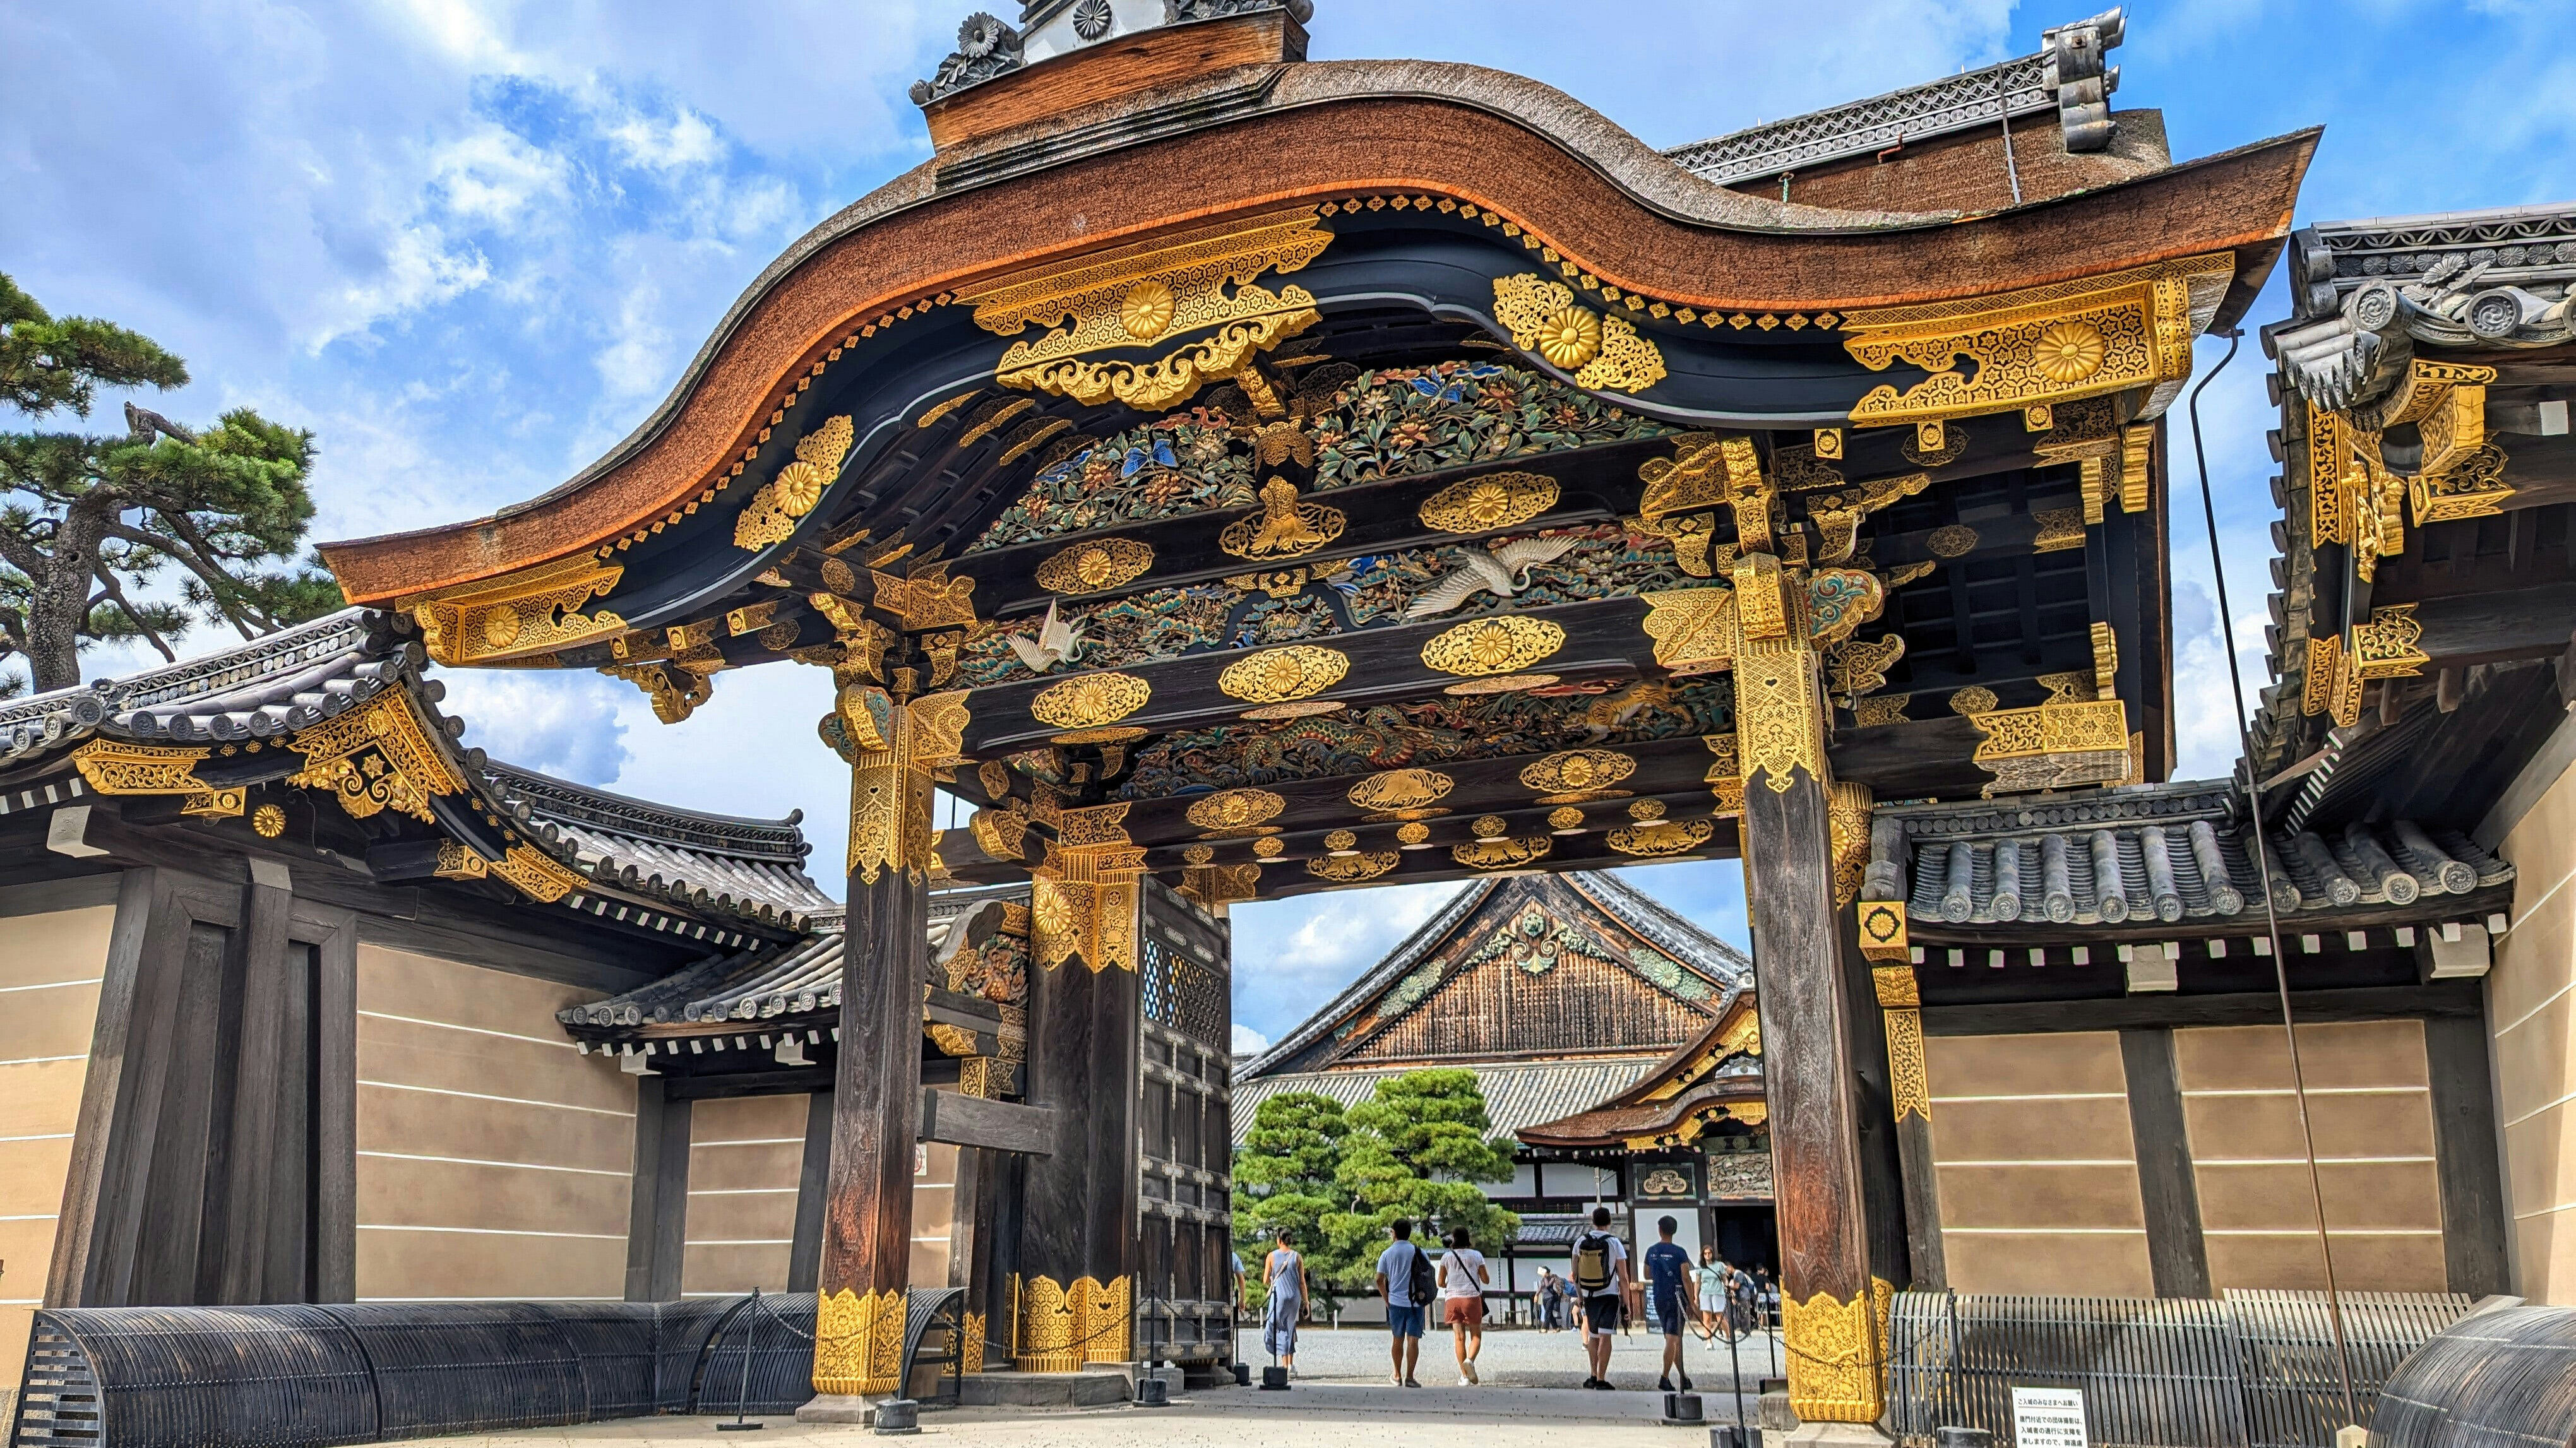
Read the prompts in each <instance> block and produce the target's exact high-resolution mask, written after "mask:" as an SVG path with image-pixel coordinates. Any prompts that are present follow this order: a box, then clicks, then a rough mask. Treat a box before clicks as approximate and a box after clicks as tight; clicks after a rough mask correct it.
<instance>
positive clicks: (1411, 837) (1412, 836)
mask: <svg viewBox="0 0 2576 1448" xmlns="http://www.w3.org/2000/svg"><path fill="white" fill-rule="evenodd" d="M1395 842H1396V843H1397V844H1399V845H1402V846H1403V847H1404V848H1406V849H1408V850H1418V849H1421V848H1422V847H1424V846H1425V845H1428V844H1429V843H1430V842H1431V826H1429V825H1426V824H1421V823H1418V822H1417V823H1413V824H1402V825H1397V826H1396V827H1395Z"/></svg>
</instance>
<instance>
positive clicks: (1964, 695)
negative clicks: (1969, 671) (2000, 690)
mask: <svg viewBox="0 0 2576 1448" xmlns="http://www.w3.org/2000/svg"><path fill="white" fill-rule="evenodd" d="M1993 707H1995V691H1994V690H1992V689H1989V688H1987V687H1986V686H1984V685H1983V684H1970V685H1969V686H1968V687H1966V688H1964V689H1961V690H1959V691H1958V692H1957V693H1955V694H1952V695H1951V696H1950V712H1951V713H1953V714H1983V713H1985V712H1986V711H1987V710H1989V709H1992V708H1993Z"/></svg>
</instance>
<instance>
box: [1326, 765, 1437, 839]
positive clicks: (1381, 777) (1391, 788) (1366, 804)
mask: <svg viewBox="0 0 2576 1448" xmlns="http://www.w3.org/2000/svg"><path fill="white" fill-rule="evenodd" d="M1456 783H1457V782H1456V781H1455V780H1452V779H1451V778H1450V777H1449V776H1447V775H1445V774H1442V773H1441V772H1440V771H1438V770H1436V769H1390V770H1388V771H1387V772H1386V773H1384V774H1372V775H1370V776H1369V777H1368V778H1366V779H1363V780H1361V781H1360V782H1359V783H1357V784H1354V785H1352V786H1351V789H1350V801H1351V803H1353V804H1355V805H1358V806H1359V807H1360V808H1361V809H1365V810H1395V809H1419V808H1421V807H1422V806H1424V805H1427V804H1430V803H1432V802H1433V801H1435V800H1438V799H1441V798H1443V797H1445V796H1447V794H1448V793H1449V791H1450V790H1451V789H1453V788H1455V787H1456ZM1396 837H1397V838H1398V839H1402V838H1403V832H1402V831H1401V830H1399V831H1397V833H1396Z"/></svg>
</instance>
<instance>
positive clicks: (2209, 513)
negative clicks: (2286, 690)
mask: <svg viewBox="0 0 2576 1448" xmlns="http://www.w3.org/2000/svg"><path fill="white" fill-rule="evenodd" d="M2225 335H2226V337H2227V355H2226V356H2225V357H2222V358H2220V359H2219V361H2218V365H2217V366H2216V367H2213V368H2211V369H2210V370H2209V375H2208V376H2207V377H2204V378H2202V379H2201V380H2200V385H2199V386H2197V387H2194V388H2193V389H2192V390H2191V451H2192V458H2193V460H2194V461H2195V462H2197V463H2198V464H2199V465H2200V514H2201V518H2202V520H2203V521H2204V522H2206V523H2207V524H2208V525H2209V571H2210V573H2211V575H2212V576H2213V577H2215V578H2216V579H2217V580H2218V627H2219V637H2220V639H2221V640H2222V641H2223V642H2224V643H2225V644H2226V647H2227V683H2228V687H2229V688H2230V689H2232V690H2234V691H2235V697H2236V738H2237V743H2238V747H2239V748H2240V749H2242V750H2243V753H2244V757H2243V759H2242V761H2241V762H2240V763H2239V764H2238V765H2237V775H2238V777H2237V784H2238V785H2239V786H2240V787H2241V788H2243V789H2244V791H2245V806H2246V811H2247V816H2248V822H2249V824H2250V827H2251V828H2250V831H2249V832H2250V833H2251V834H2252V836H2253V838H2254V869H2255V873H2256V875H2257V876H2258V877H2259V878H2260V881H2261V884H2262V887H2263V918H2264V921H2265V923H2266V924H2267V925H2268V926H2269V927H2270V929H2271V932H2272V980H2273V983H2274V984H2275V985H2276V986H2277V987H2278V988H2279V990H2280V993H2281V1031H2282V1034H2283V1035H2285V1036H2287V1037H2288V1038H2289V1042H2290V1088H2291V1093H2292V1095H2293V1096H2294V1097H2295V1098H2296V1099H2297V1101H2298V1106H2299V1140H2300V1143H2301V1145H2302V1146H2303V1147H2305V1149H2306V1152H2307V1159H2308V1196H2309V1198H2310V1200H2311V1201H2312V1202H2313V1203H2314V1204H2315V1206H2316V1212H2317V1252H2318V1254H2319V1255H2320V1256H2321V1257H2322V1258H2323V1260H2324V1263H2325V1274H2326V1320H2327V1325H2328V1327H2329V1328H2330V1330H2331V1331H2332V1332H2333V1334H2334V1348H2335V1376H2336V1379H2337V1381H2338V1382H2340V1384H2341V1385H2342V1388H2343V1420H2344V1421H2345V1422H2347V1423H2358V1422H2360V1421H2361V1418H2360V1416H2359V1413H2358V1412H2357V1410H2356V1409H2355V1407H2354V1403H2353V1396H2352V1350H2351V1348H2350V1346H2349V1345H2348V1344H2347V1343H2346V1342H2345V1341H2344V1335H2343V1296H2342V1294H2341V1293H2340V1292H2339V1291H2338V1290H2337V1289H2336V1287H2335V1270H2334V1242H2333V1240H2332V1238H2330V1237H2329V1236H2328V1235H2327V1233H2326V1193H2325V1185H2324V1183H2323V1182H2322V1181H2321V1180H2320V1179H2319V1177H2318V1173H2317V1137H2316V1132H2315V1131H2314V1130H2313V1129H2312V1128H2311V1127H2310V1126H2309V1124H2308V1079H2307V1073H2306V1072H2305V1071H2304V1070H2303V1069H2302V1068H2301V1066H2300V1063H2299V1029H2298V1024H2297V1022H2296V1020H2295V1019H2294V1018H2293V1017H2292V1015H2291V1013H2290V967H2289V957H2288V956H2286V955H2284V954H2283V953H2282V951H2281V914H2280V908H2279V907H2278V906H2276V905H2274V904H2273V903H2272V860H2271V851H2270V850H2269V848H2267V847H2266V845H2265V843H2264V840H2263V798H2262V795H2261V794H2260V792H2258V791H2257V790H2256V789H2255V786H2254V729H2253V725H2252V723H2251V722H2250V721H2249V720H2248V718H2247V716H2246V713H2245V681H2244V680H2243V679H2242V678H2240V677H2239V676H2238V675H2237V672H2236V620H2235V615H2234V614H2233V613H2231V612H2230V611H2229V609H2228V606H2227V564H2226V563H2225V561H2224V560H2223V559H2221V558H2220V556H2219V552H2218V504H2217V502H2216V501H2215V499H2214V498H2213V496H2212V495H2211V492H2210V488H2209V449H2208V448H2207V447H2206V446H2205V445H2204V444H2203V443H2202V442H2201V436H2200V394H2201V393H2203V392H2205V391H2207V390H2208V389H2209V384H2211V383H2212V382H2215V381H2217V380H2218V374H2219V373H2221V372H2224V371H2226V370H2227V364H2228V363H2230V362H2233V361H2235V360H2236V349H2237V348H2238V347H2239V346H2240V345H2242V344H2243V342H2244V340H2245V334H2244V333H2243V332H2242V331H2240V330H2238V329H2235V328H2230V329H2228V331H2227V332H2226V334H2225Z"/></svg>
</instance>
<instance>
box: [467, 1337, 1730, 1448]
mask: <svg viewBox="0 0 2576 1448" xmlns="http://www.w3.org/2000/svg"><path fill="white" fill-rule="evenodd" d="M1745 1346H1746V1347H1747V1348H1749V1349H1751V1352H1752V1354H1753V1356H1752V1357H1751V1358H1750V1359H1749V1360H1748V1361H1747V1362H1746V1363H1745V1368H1744V1391H1745V1400H1744V1412H1745V1418H1746V1421H1748V1422H1749V1421H1751V1420H1752V1417H1753V1393H1754V1390H1755V1389H1756V1388H1757V1387H1758V1386H1759V1382H1758V1380H1759V1379H1760V1377H1761V1376H1762V1375H1763V1373H1764V1372H1766V1371H1767V1370H1768V1366H1769V1365H1768V1361H1767V1359H1764V1358H1762V1356H1761V1354H1762V1352H1763V1342H1762V1340H1761V1339H1759V1338H1756V1339H1753V1340H1752V1341H1751V1342H1749V1343H1747V1344H1746V1345H1745ZM1423 1348H1424V1354H1423V1362H1422V1371H1421V1379H1422V1382H1423V1384H1424V1386H1423V1387H1421V1388H1420V1389H1408V1388H1399V1387H1396V1386H1394V1385H1392V1384H1390V1383H1387V1382H1385V1381H1384V1378H1383V1374H1384V1373H1385V1371H1386V1368H1385V1364H1386V1334H1385V1332H1384V1331H1383V1330H1382V1329H1381V1330H1370V1329H1365V1328H1356V1327H1355V1328H1350V1329H1347V1330H1342V1331H1335V1330H1332V1329H1329V1328H1326V1329H1309V1330H1308V1331H1307V1332H1306V1333H1305V1334H1304V1335H1303V1338H1302V1340H1301V1341H1300V1342H1299V1344H1298V1353H1297V1362H1298V1366H1299V1367H1300V1368H1301V1369H1304V1370H1305V1371H1306V1374H1307V1375H1306V1376H1305V1377H1304V1378H1302V1379H1301V1380H1300V1381H1299V1382H1298V1384H1297V1385H1296V1386H1295V1387H1294V1388H1291V1389H1290V1390H1289V1391H1287V1392H1284V1393H1265V1392H1262V1391H1260V1390H1259V1389H1257V1388H1234V1387H1226V1388H1210V1389H1202V1390H1199V1391H1196V1392H1190V1393H1184V1394H1181V1395H1180V1396H1179V1397H1178V1399H1177V1400H1176V1401H1175V1402H1174V1404H1173V1405H1172V1406H1171V1407H1169V1408H1163V1409H1150V1408H1127V1407H1119V1408H1101V1409H1095V1410H1090V1411H1084V1412H1052V1413H1028V1412H1015V1411H1010V1410H1005V1409H998V1408H964V1409H955V1410H951V1411H945V1412H925V1413H923V1414H922V1415H921V1436H922V1438H923V1439H924V1440H932V1439H938V1438H943V1437H944V1438H952V1439H956V1440H958V1441H959V1442H961V1443H964V1442H967V1441H969V1440H971V1442H972V1444H973V1448H1059V1445H1062V1448H1384V1445H1385V1444H1386V1443H1387V1442H1388V1441H1389V1439H1390V1437H1391V1436H1392V1437H1395V1438H1397V1439H1400V1441H1401V1442H1403V1444H1404V1445H1405V1448H1493V1444H1494V1442H1495V1436H1494V1435H1495V1432H1496V1430H1497V1429H1501V1430H1506V1431H1510V1430H1519V1432H1520V1433H1522V1434H1526V1433H1527V1432H1528V1431H1529V1430H1533V1429H1535V1430H1538V1431H1540V1432H1546V1431H1547V1430H1549V1429H1550V1428H1558V1427H1561V1428H1562V1430H1563V1431H1564V1433H1565V1434H1567V1435H1568V1436H1567V1437H1566V1438H1565V1439H1564V1442H1565V1443H1566V1445H1567V1448H1676V1445H1678V1444H1679V1443H1680V1440H1679V1439H1677V1438H1675V1437H1674V1436H1673V1435H1674V1433H1675V1432H1676V1431H1677V1430H1675V1429H1672V1428H1667V1427H1665V1426H1663V1425H1662V1424H1661V1423H1659V1422H1657V1421H1656V1419H1657V1416H1658V1414H1659V1413H1660V1412H1661V1410H1662V1399H1661V1398H1659V1397H1658V1396H1657V1395H1656V1394H1655V1392H1654V1391H1653V1388H1654V1372H1655V1368H1656V1366H1657V1364H1658V1363H1659V1362H1660V1361H1661V1358H1660V1350H1661V1344H1660V1343H1659V1342H1658V1341H1656V1340H1655V1339H1653V1338H1650V1337H1648V1336H1647V1335H1646V1334H1644V1333H1642V1332H1641V1333H1637V1334H1635V1335H1634V1336H1630V1337H1626V1338H1622V1339H1619V1340H1618V1343H1617V1346H1616V1347H1614V1348H1613V1349H1612V1358H1611V1378H1612V1381H1614V1382H1617V1383H1619V1384H1621V1386H1622V1387H1623V1389H1628V1390H1627V1391H1620V1392H1615V1393H1601V1392H1590V1391H1585V1390H1583V1389H1581V1388H1579V1387H1577V1386H1576V1384H1579V1383H1580V1382H1581V1381H1582V1380H1583V1372H1584V1367H1583V1358H1582V1351H1583V1348H1582V1341H1581V1339H1580V1338H1578V1337H1577V1336H1576V1335H1575V1334H1573V1333H1570V1332H1568V1333H1535V1332H1527V1331H1511V1332H1496V1333H1493V1334H1490V1335H1488V1336H1487V1338H1486V1339H1485V1351H1484V1353H1483V1355H1482V1356H1481V1357H1480V1358H1479V1359H1478V1369H1479V1372H1480V1374H1481V1376H1482V1377H1483V1378H1484V1380H1485V1384H1484V1386H1481V1387H1472V1388H1462V1387H1459V1386H1457V1381H1458V1374H1457V1369H1456V1367H1455V1360H1454V1358H1453V1357H1452V1355H1451V1352H1450V1348H1449V1342H1448V1339H1447V1338H1445V1337H1443V1338H1439V1339H1425V1340H1424V1343H1423ZM1245 1350H1246V1351H1247V1352H1249V1353H1251V1354H1254V1355H1255V1356H1254V1357H1253V1359H1252V1360H1253V1361H1255V1362H1256V1363H1257V1362H1258V1361H1260V1359H1259V1357H1258V1356H1257V1355H1258V1353H1259V1351H1260V1340H1259V1335H1258V1334H1250V1335H1247V1338H1246V1340H1245ZM1688 1351H1689V1356H1688V1358H1686V1359H1685V1362H1686V1365H1688V1366H1689V1367H1690V1368H1691V1369H1692V1372H1691V1376H1692V1377H1693V1378H1695V1379H1697V1380H1698V1386H1699V1388H1700V1391H1701V1394H1702V1397H1703V1399H1704V1409H1705V1412H1706V1415H1707V1417H1708V1418H1709V1420H1710V1421H1721V1420H1727V1419H1731V1418H1732V1416H1733V1413H1732V1410H1731V1408H1730V1406H1729V1405H1728V1403H1727V1399H1726V1395H1725V1393H1724V1391H1723V1387H1724V1379H1725V1375H1726V1373H1725V1368H1724V1366H1723V1363H1724V1361H1725V1345H1724V1344H1722V1343H1721V1344H1718V1345H1717V1358H1716V1361H1715V1362H1714V1363H1708V1362H1707V1355H1708V1353H1709V1345H1708V1344H1705V1343H1702V1342H1700V1341H1699V1340H1698V1339H1697V1338H1692V1339H1691V1340H1690V1347H1689V1349H1688ZM1704 1363H1706V1364H1707V1366H1706V1367H1705V1368H1704V1367H1703V1364H1704ZM1390 1419H1393V1420H1394V1421H1393V1422H1390ZM717 1421H718V1420H716V1419H712V1418H635V1419H627V1420H624V1421H621V1422H614V1423H589V1424H584V1425H582V1426H579V1427H573V1428H538V1429H531V1430H528V1431H526V1432H521V1433H494V1434H484V1435H479V1436H475V1437H470V1438H448V1439H441V1440H439V1441H441V1442H444V1443H453V1444H474V1445H490V1448H503V1445H510V1448H531V1445H537V1444H590V1443H599V1444H625V1445H667V1448H680V1445H691V1448H710V1445H716V1444H722V1445H724V1448H759V1445H761V1444H764V1443H780V1442H792V1443H796V1444H799V1445H813V1448H824V1445H857V1444H861V1443H867V1444H883V1443H885V1442H886V1441H887V1440H885V1439H881V1438H878V1437H876V1436H875V1435H874V1434H873V1433H871V1432H869V1431H868V1430H867V1429H864V1428H858V1427H846V1426H823V1425H808V1424H803V1423H798V1422H796V1421H795V1420H794V1419H793V1418H792V1417H788V1416H784V1415H780V1416H773V1417H770V1418H767V1419H764V1420H763V1421H764V1422H765V1423H766V1424H767V1426H766V1427H764V1428H762V1429H761V1430H760V1431H759V1432H757V1433H739V1434H725V1435H723V1436H722V1437H721V1438H720V1437H719V1436H718V1435H717V1434H716V1432H715V1431H714V1426H715V1423H716V1422H717ZM1514 1441H1529V1440H1528V1439H1527V1438H1526V1437H1517V1438H1515V1440H1514Z"/></svg>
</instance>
